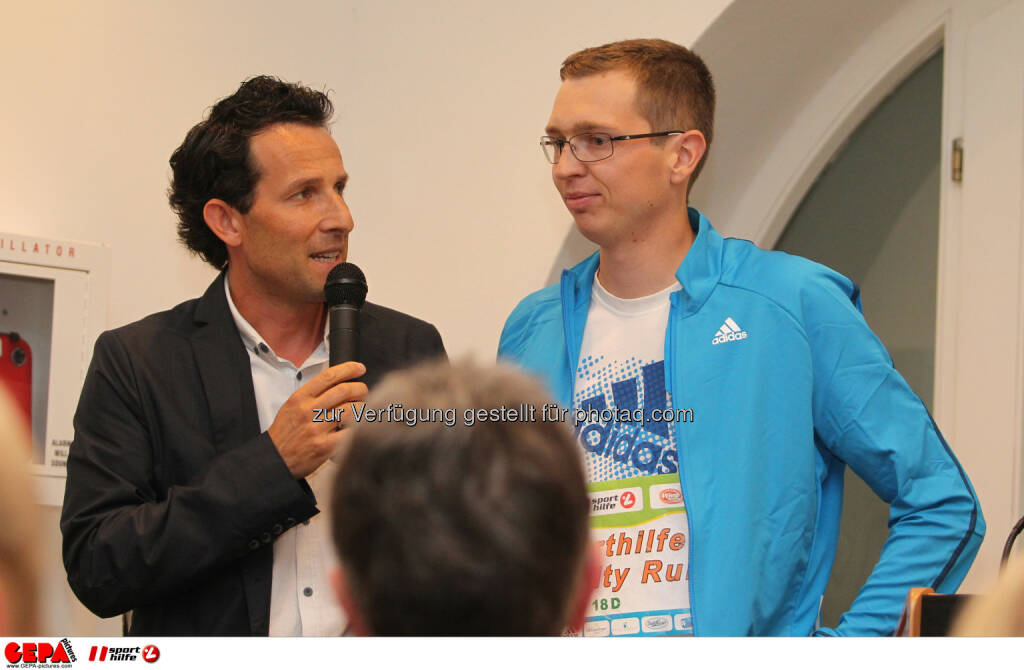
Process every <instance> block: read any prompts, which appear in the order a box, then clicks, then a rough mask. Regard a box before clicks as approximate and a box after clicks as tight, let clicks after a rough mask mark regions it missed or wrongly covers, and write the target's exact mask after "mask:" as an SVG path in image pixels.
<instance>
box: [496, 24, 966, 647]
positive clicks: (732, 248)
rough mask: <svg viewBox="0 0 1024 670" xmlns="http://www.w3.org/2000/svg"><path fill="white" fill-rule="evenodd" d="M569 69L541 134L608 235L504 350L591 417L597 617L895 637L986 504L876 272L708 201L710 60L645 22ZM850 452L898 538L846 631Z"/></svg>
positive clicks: (582, 439) (614, 628)
mask: <svg viewBox="0 0 1024 670" xmlns="http://www.w3.org/2000/svg"><path fill="white" fill-rule="evenodd" d="M561 78H562V86H561V88H560V89H559V91H558V94H557V96H556V98H555V103H554V108H553V110H552V112H551V118H550V120H549V122H548V126H547V130H546V135H545V137H543V138H542V139H541V145H542V148H543V149H544V153H545V155H546V156H547V158H548V160H549V161H550V162H551V163H552V177H553V179H554V182H555V187H556V188H557V189H558V192H559V193H560V195H561V196H562V198H563V199H564V200H565V203H566V206H567V207H568V209H569V211H570V212H571V213H572V215H573V218H574V219H575V221H576V225H577V226H578V228H579V230H580V232H581V233H582V234H583V235H584V236H585V237H587V238H588V239H590V240H592V241H593V242H595V243H596V244H597V245H598V246H599V247H600V252H599V253H596V254H594V255H593V256H592V257H590V258H589V259H587V260H585V261H583V262H582V263H580V264H579V265H577V266H576V267H574V268H571V269H569V270H566V271H565V272H564V273H563V275H562V281H561V284H560V285H556V286H549V287H548V288H545V289H543V290H541V291H538V292H536V293H534V294H532V295H530V296H528V297H526V298H525V299H524V300H523V301H522V302H521V303H520V304H519V305H518V306H517V307H516V309H515V310H514V311H513V313H512V314H511V316H509V318H508V321H507V323H506V324H505V329H504V332H503V333H502V337H501V343H500V345H499V355H500V356H502V357H504V358H508V359H513V360H515V361H517V362H518V363H519V364H520V365H522V366H524V367H526V368H527V369H529V370H532V371H534V372H536V373H538V374H540V375H541V376H542V377H543V378H544V379H545V380H546V381H547V382H548V384H549V386H550V388H551V390H552V391H553V392H554V394H555V397H556V398H557V399H558V400H559V401H560V402H561V403H562V405H563V406H564V408H565V409H566V410H568V411H567V412H566V415H565V416H566V418H567V419H568V420H570V421H573V422H574V423H575V426H576V434H577V439H578V442H579V444H580V447H581V450H582V451H583V454H584V458H585V462H586V467H587V475H588V479H589V482H590V491H591V514H592V523H591V525H592V528H593V539H594V541H595V542H596V543H597V546H598V549H599V551H600V552H601V555H602V557H603V560H604V565H603V566H602V581H601V584H600V587H599V592H598V593H597V594H596V597H595V598H594V601H593V603H592V604H591V611H590V613H589V616H588V620H587V624H586V626H585V630H584V633H585V634H587V635H655V634H677V635H678V634H695V635H808V634H812V633H814V634H825V635H885V634H889V633H891V632H892V631H893V629H894V628H895V627H896V623H897V618H898V616H899V612H900V609H901V606H902V603H903V600H904V598H905V597H906V594H907V590H908V589H909V588H910V587H912V586H931V587H933V588H934V589H936V590H937V591H943V592H949V591H953V590H955V589H956V588H957V586H958V585H959V584H960V582H961V581H962V580H963V578H964V575H965V574H966V573H967V570H968V568H969V567H970V565H971V562H972V561H973V559H974V556H975V554H976V553H977V550H978V547H979V545H980V543H981V540H982V537H983V536H984V530H985V523H984V520H983V518H982V514H981V509H980V507H979V505H978V500H977V497H976V495H975V493H974V490H973V488H972V487H971V484H970V481H969V480H968V478H967V475H966V474H965V473H964V471H963V469H962V468H961V466H960V464H959V463H958V462H957V460H956V457H955V456H954V455H953V453H952V451H951V450H950V448H949V446H948V445H947V444H946V442H945V441H944V440H943V438H942V435H941V434H940V433H939V430H938V428H937V427H936V426H935V424H934V422H933V421H932V419H931V417H930V416H929V415H928V412H927V410H926V409H925V407H924V406H923V404H922V403H921V401H920V400H919V399H918V398H917V396H916V395H915V394H914V392H913V391H912V390H911V389H910V388H909V386H908V385H907V383H906V382H905V381H904V380H903V378H902V377H901V376H900V375H899V373H897V372H896V371H895V370H894V369H893V366H892V360H891V358H890V357H889V355H888V354H887V353H886V351H885V348H884V347H883V346H882V344H881V342H880V341H879V340H878V338H877V337H876V336H875V335H874V333H872V332H871V330H870V329H869V328H868V326H867V324H866V323H865V321H864V319H863V317H862V316H861V313H860V300H859V296H858V291H857V288H856V286H854V284H853V283H852V282H851V281H849V280H848V279H846V278H845V277H843V276H841V275H839V274H837V273H835V272H833V271H832V270H829V269H828V268H826V267H823V266H821V265H818V264H815V263H812V262H810V261H807V260H804V259H801V258H798V257H794V256H789V255H786V254H783V253H778V252H766V251H763V250H760V249H758V248H757V247H755V246H754V245H753V244H751V243H749V242H746V241H742V240H736V239H723V238H722V237H721V236H720V235H719V234H718V233H717V232H715V230H714V228H712V227H711V224H710V223H709V222H708V220H707V218H705V216H704V215H703V214H702V213H700V212H699V211H697V210H696V209H693V208H688V207H687V193H688V191H689V188H690V185H691V184H692V183H693V181H694V179H696V177H697V175H698V174H699V172H700V169H701V166H702V165H703V162H704V159H705V157H706V155H707V148H708V146H709V144H710V142H711V136H712V124H713V116H714V98H715V94H714V87H713V85H712V81H711V75H710V73H709V72H708V70H707V67H706V66H705V65H704V63H703V62H702V61H701V60H700V58H699V57H697V56H696V55H694V54H693V53H692V52H690V51H689V50H687V49H685V48H683V47H681V46H678V45H676V44H672V43H670V42H665V41H663V40H630V41H626V42H617V43H614V44H609V45H605V46H601V47H596V48H591V49H586V50H583V51H581V52H578V53H576V54H573V55H572V56H570V57H569V58H568V59H567V60H566V61H565V63H564V64H563V66H562V69H561ZM845 465H849V466H850V467H851V468H853V470H854V471H855V472H856V473H857V474H858V475H859V476H860V477H861V478H862V479H864V480H865V481H866V482H867V483H868V484H869V485H870V486H871V488H872V489H873V490H874V491H875V492H876V493H877V494H878V495H879V497H881V498H882V499H883V500H885V501H886V502H887V503H888V504H889V506H890V518H889V526H890V530H889V538H888V540H887V541H886V543H885V546H884V548H883V550H882V553H881V555H880V557H879V560H878V563H877V565H876V566H875V568H874V570H873V572H872V573H871V576H870V578H869V579H868V581H867V583H866V584H865V585H864V587H863V588H862V589H861V590H860V593H859V594H858V596H857V598H856V600H855V601H854V603H853V604H852V606H851V607H850V610H849V611H848V612H847V613H845V614H844V615H843V616H842V618H841V619H840V622H839V625H838V627H837V628H835V629H826V628H815V625H816V624H815V622H816V620H817V618H818V612H819V608H820V603H821V598H822V594H823V593H824V591H825V586H826V583H827V581H828V577H829V572H830V570H831V567H832V561H833V558H834V557H835V552H836V543H837V539H838V535H839V519H840V515H841V511H842V510H841V508H842V483H843V470H844V467H845Z"/></svg>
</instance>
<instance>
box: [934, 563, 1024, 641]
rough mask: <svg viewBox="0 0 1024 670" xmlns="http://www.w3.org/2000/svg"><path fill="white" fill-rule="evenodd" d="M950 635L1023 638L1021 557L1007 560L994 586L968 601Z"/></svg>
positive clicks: (1023, 591)
mask: <svg viewBox="0 0 1024 670" xmlns="http://www.w3.org/2000/svg"><path fill="white" fill-rule="evenodd" d="M952 634H953V635H954V636H958V637H965V636H969V637H1020V636H1024V556H1018V557H1017V559H1016V560H1012V559H1011V561H1010V562H1009V563H1008V564H1007V566H1006V569H1005V570H1004V571H1003V573H1002V574H1001V575H1000V576H999V580H998V581H997V582H996V584H995V586H994V587H993V588H992V589H991V590H990V591H989V592H988V593H985V594H984V595H980V596H976V597H975V598H972V599H971V600H970V602H968V604H967V606H966V607H964V611H963V612H962V613H961V615H960V616H959V617H958V618H957V620H956V623H955V624H954V626H953V630H952Z"/></svg>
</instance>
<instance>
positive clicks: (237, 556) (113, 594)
mask: <svg viewBox="0 0 1024 670" xmlns="http://www.w3.org/2000/svg"><path fill="white" fill-rule="evenodd" d="M331 113H332V105H331V102H330V100H328V98H327V96H326V95H325V94H323V93H320V92H317V91H313V90H311V89H309V88H306V87H303V86H299V85H295V84H290V83H286V82H282V81H280V80H277V79H274V78H271V77H256V78H254V79H250V80H249V81H246V82H244V83H243V84H242V86H241V87H240V88H239V89H238V91H236V92H235V93H234V94H233V95H231V96H229V97H228V98H225V99H224V100H221V101H220V102H219V103H217V104H216V105H215V106H214V107H213V109H212V110H211V111H210V114H209V116H208V118H207V119H206V120H204V121H202V122H201V123H199V124H198V125H196V126H195V127H193V128H192V129H191V130H190V131H189V133H188V135H187V136H186V138H185V141H184V142H183V143H182V145H181V146H180V147H178V149H177V150H176V151H175V152H174V154H173V155H172V156H171V167H172V169H173V181H172V184H171V188H170V202H171V205H172V207H173V208H174V210H175V212H176V213H177V214H178V217H179V224H178V232H179V237H180V238H181V240H182V242H183V243H184V244H185V245H186V246H187V247H188V248H189V249H191V250H192V251H193V252H195V253H196V254H198V255H199V256H201V257H202V258H203V259H204V260H206V261H208V262H209V263H211V264H212V265H214V266H215V267H217V268H219V269H221V270H222V273H221V275H220V276H219V277H218V278H217V279H216V280H214V282H213V284H211V285H210V287H209V289H207V291H206V293H205V294H204V295H203V296H202V297H200V298H198V299H195V300H189V301H187V302H184V303H182V304H180V305H178V306H177V307H175V308H173V309H171V310H169V311H166V312H161V313H158V314H153V315H151V316H149V317H146V318H145V319H142V320H141V321H138V322H136V323H133V324H129V325H127V326H124V327H122V328H118V329H115V330H112V331H108V332H106V333H103V334H102V335H101V336H100V338H99V339H98V340H97V343H96V350H95V353H94V356H93V360H92V364H91V366H90V368H89V372H88V374H87V376H86V380H85V384H84V387H83V389H82V396H81V399H80V401H79V406H78V410H77V412H76V414H75V440H74V443H73V444H72V446H71V449H70V454H69V458H68V477H67V488H66V493H65V500H64V509H63V514H62V517H61V530H62V532H63V535H64V545H63V552H64V565H65V567H66V569H67V573H68V581H69V583H70V584H71V587H72V589H73V590H74V592H75V594H76V595H77V596H78V597H79V599H81V601H82V602H83V603H84V604H85V605H86V606H87V607H88V608H89V609H90V610H92V611H93V612H95V613H96V614H98V615H99V616H105V617H107V616H115V615H117V614H121V613H123V612H126V611H128V610H131V611H132V617H131V633H133V634H147V635H268V634H270V635H335V634H338V633H341V632H342V631H343V630H344V628H345V620H344V615H343V614H342V613H341V611H340V609H339V608H338V607H337V606H336V604H335V602H334V599H333V597H332V595H331V593H330V588H329V586H328V572H329V569H330V567H331V565H332V564H333V554H332V551H333V549H332V547H331V541H330V530H329V527H330V524H329V520H327V519H326V518H325V516H326V514H325V513H321V512H327V508H326V502H327V500H326V493H327V491H328V489H329V486H330V481H331V479H332V477H333V473H334V469H335V466H334V465H333V463H332V461H331V460H330V457H331V456H332V455H334V453H335V452H336V451H337V450H338V448H339V446H340V440H341V439H342V437H343V436H344V434H345V431H337V430H336V428H337V424H336V423H332V422H322V421H316V418H317V416H332V415H333V414H334V413H333V412H332V411H331V410H335V409H338V408H345V407H348V405H349V403H352V402H359V401H361V400H362V399H363V398H364V397H365V394H366V392H367V386H372V385H373V384H374V382H376V381H377V379H379V378H380V377H381V376H382V375H383V374H384V373H385V372H387V371H389V370H391V369H395V368H399V367H403V366H405V365H408V364H410V363H412V362H415V361H418V360H421V359H426V358H432V357H439V356H440V357H443V356H444V347H443V345H442V343H441V337H440V335H439V334H438V332H437V330H436V329H435V328H434V327H433V326H431V325H430V324H428V323H425V322H423V321H420V320H418V319H414V318H412V317H410V316H406V315H404V314H401V313H399V312H395V311H393V310H390V309H387V308H384V307H380V306H377V305H373V304H371V303H366V305H365V306H364V307H363V310H362V331H361V341H360V351H361V352H363V354H362V356H361V357H362V359H363V360H361V361H359V362H351V361H350V362H346V363H343V364H341V365H337V366H334V367H330V368H328V367H327V365H328V363H327V361H328V353H327V349H326V343H325V334H326V326H325V321H326V309H325V306H324V302H323V285H324V281H325V279H326V277H327V273H328V271H329V270H330V269H331V268H332V267H334V266H335V265H337V264H338V263H341V262H343V261H345V259H346V257H347V252H348V235H349V233H350V232H351V230H352V228H353V221H352V215H351V213H350V212H349V210H348V206H347V205H346V204H345V200H344V197H343V191H344V188H345V184H346V182H347V180H348V173H347V172H346V170H345V166H344V164H343V162H342V159H341V153H340V152H339V150H338V146H337V144H336V143H335V142H334V140H333V139H332V138H331V136H330V134H329V133H328V131H327V123H328V121H329V119H330V117H331ZM318 410H327V412H326V413H323V414H318ZM342 416H343V417H344V416H351V412H345V413H343V414H342Z"/></svg>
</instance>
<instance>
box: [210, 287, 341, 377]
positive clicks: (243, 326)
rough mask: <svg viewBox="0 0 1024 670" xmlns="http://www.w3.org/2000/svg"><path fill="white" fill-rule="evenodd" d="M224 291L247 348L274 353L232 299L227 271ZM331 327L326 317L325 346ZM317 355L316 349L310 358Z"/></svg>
mask: <svg viewBox="0 0 1024 670" xmlns="http://www.w3.org/2000/svg"><path fill="white" fill-rule="evenodd" d="M224 293H225V295H226V296H227V299H228V309H229V310H231V318H232V319H233V320H234V322H235V327H236V328H238V334H239V335H240V336H241V337H242V344H244V345H245V348H246V349H248V350H249V351H252V352H253V353H255V354H257V355H259V354H268V353H269V354H274V350H273V349H272V348H271V347H270V345H269V344H267V343H266V341H264V339H263V337H262V336H261V335H260V334H259V332H258V331H257V330H256V329H255V328H253V326H252V324H251V323H249V322H248V321H246V319H245V317H244V316H242V313H241V312H239V311H238V308H237V307H235V301H234V300H232V299H231V284H230V283H229V282H228V275H227V273H226V272H225V273H224ZM329 328H330V321H329V320H328V319H324V339H323V347H324V348H326V346H327V332H328V330H329ZM319 350H320V347H317V351H319ZM274 355H275V356H277V354H274ZM316 355H317V352H316V351H314V352H313V354H312V355H311V356H310V358H314V357H316Z"/></svg>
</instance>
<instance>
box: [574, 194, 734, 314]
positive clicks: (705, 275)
mask: <svg viewBox="0 0 1024 670" xmlns="http://www.w3.org/2000/svg"><path fill="white" fill-rule="evenodd" d="M687 213H688V214H689V219H690V227H691V228H693V231H694V232H695V233H697V237H696V238H695V239H694V241H693V246H691V247H690V250H689V251H688V252H687V253H686V257H685V258H683V262H682V263H680V265H679V269H678V270H676V279H678V280H679V283H680V284H682V285H683V290H682V292H681V295H680V300H679V307H680V308H681V309H682V311H683V314H684V315H690V314H693V313H694V312H696V311H697V310H699V309H700V308H701V306H702V305H703V304H704V302H705V301H706V300H707V299H708V296H710V295H711V291H713V290H714V288H715V286H716V285H717V284H718V281H719V279H720V278H721V275H722V246H723V244H722V242H723V240H722V236H721V235H719V234H718V232H717V231H716V230H715V229H714V228H713V227H712V226H711V222H710V221H708V219H707V217H706V216H704V215H703V214H702V213H701V212H700V211H699V210H697V209H696V208H694V207H690V208H688V209H687ZM600 260H601V252H599V251H597V252H594V253H593V254H591V255H590V256H589V257H588V258H586V259H585V260H584V261H583V262H581V263H579V264H578V265H575V266H573V267H571V268H569V269H567V270H563V271H562V308H563V309H566V308H567V307H569V306H570V305H571V308H570V310H569V311H571V313H572V315H573V316H574V317H576V318H573V319H572V322H575V323H579V324H583V323H584V322H585V321H586V315H587V313H586V310H587V309H588V308H589V307H590V292H591V290H592V289H593V287H594V273H595V272H597V267H598V264H599V263H600ZM566 298H571V299H570V300H569V301H568V305H567V304H566ZM581 310H582V313H581ZM566 316H569V314H568V313H567V314H566Z"/></svg>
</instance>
